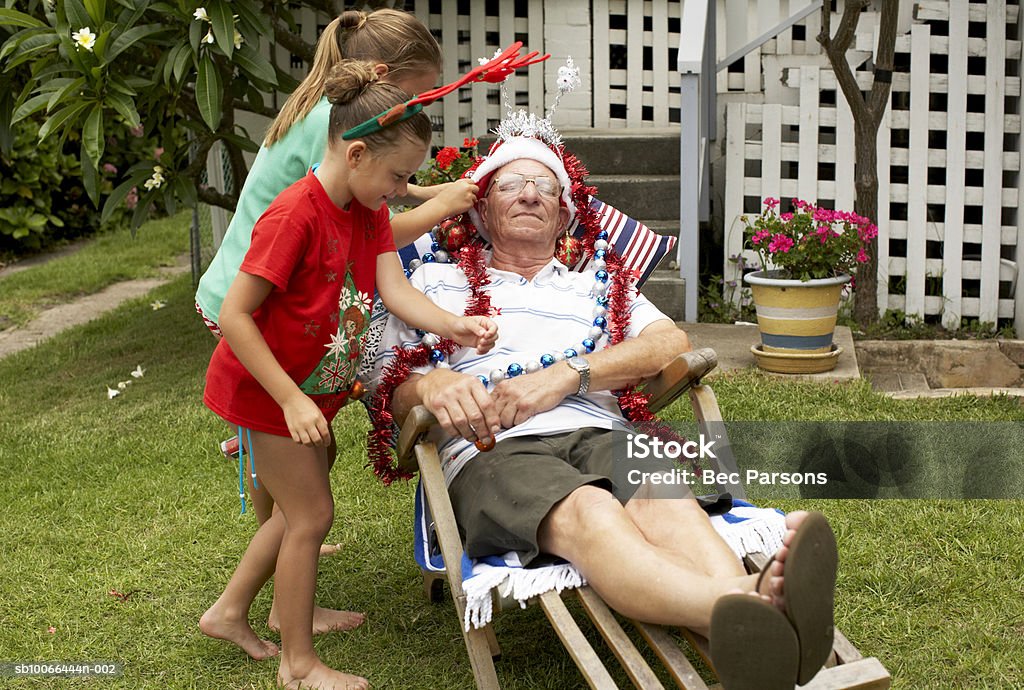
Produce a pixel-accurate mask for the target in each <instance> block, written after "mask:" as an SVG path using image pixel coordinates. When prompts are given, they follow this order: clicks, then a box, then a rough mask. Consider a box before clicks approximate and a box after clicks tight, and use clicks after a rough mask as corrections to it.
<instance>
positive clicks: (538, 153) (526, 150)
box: [469, 137, 576, 242]
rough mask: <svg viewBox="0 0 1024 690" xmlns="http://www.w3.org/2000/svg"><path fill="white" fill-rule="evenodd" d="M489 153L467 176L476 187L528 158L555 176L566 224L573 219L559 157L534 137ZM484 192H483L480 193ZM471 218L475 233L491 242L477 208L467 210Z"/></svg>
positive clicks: (566, 178)
mask: <svg viewBox="0 0 1024 690" xmlns="http://www.w3.org/2000/svg"><path fill="white" fill-rule="evenodd" d="M491 151H492V153H491V154H490V155H489V156H487V157H486V158H485V159H484V160H483V162H482V163H480V165H479V166H478V167H477V169H476V170H474V171H473V173H472V174H471V175H470V179H471V180H473V182H477V183H479V182H480V181H481V180H482V179H484V178H485V177H487V176H488V175H490V174H491V173H493V172H494V171H495V170H497V169H498V168H500V167H502V166H504V165H508V164H509V163H511V162H512V161H517V160H521V159H523V158H529V159H530V160H535V161H537V162H538V163H541V164H542V165H545V166H547V167H548V168H549V169H550V170H551V172H553V173H555V177H556V178H557V179H558V184H560V185H562V203H563V204H565V207H566V208H567V209H568V210H569V222H570V223H571V222H572V220H573V218H575V217H576V205H575V204H574V203H573V202H572V197H571V194H572V182H571V181H570V180H569V174H568V173H567V172H566V171H565V166H564V165H563V164H562V161H561V160H560V159H559V158H558V154H556V153H555V152H554V151H552V150H551V149H550V148H548V146H547V144H545V143H544V142H542V141H540V140H539V139H535V138H533V137H511V138H509V139H506V140H505V141H503V142H501V145H500V146H497V147H495V148H492V149H491ZM482 191H483V190H482ZM469 215H470V218H472V219H473V223H474V224H475V225H476V229H477V232H479V233H480V235H481V236H482V237H483V238H484V239H485V240H487V241H488V242H490V241H491V236H490V233H488V232H487V229H486V228H484V224H483V219H482V218H481V217H480V214H479V213H478V212H477V210H476V208H470V209H469Z"/></svg>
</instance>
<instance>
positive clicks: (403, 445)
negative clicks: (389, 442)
mask: <svg viewBox="0 0 1024 690" xmlns="http://www.w3.org/2000/svg"><path fill="white" fill-rule="evenodd" d="M435 424H437V417H435V416H434V415H433V413H432V412H430V411H429V410H427V408H425V407H424V406H423V405H417V406H416V407H414V408H412V409H411V410H409V414H408V415H406V417H405V421H404V422H402V430H401V431H400V432H399V434H398V446H397V451H398V466H399V467H401V468H402V469H404V470H408V471H410V472H415V471H416V470H417V469H419V468H418V467H417V464H416V454H415V450H414V449H415V448H416V442H417V441H419V440H420V438H422V437H423V436H424V435H425V434H426V433H427V432H428V431H429V430H430V427H432V426H434V425H435Z"/></svg>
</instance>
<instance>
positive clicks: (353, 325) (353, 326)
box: [299, 271, 373, 395]
mask: <svg viewBox="0 0 1024 690" xmlns="http://www.w3.org/2000/svg"><path fill="white" fill-rule="evenodd" d="M372 306H373V297H372V296H371V295H367V294H366V293H365V292H360V291H359V290H357V289H356V286H355V281H354V280H353V279H352V272H351V271H347V272H346V273H345V283H344V286H343V287H342V288H341V297H340V299H339V300H338V330H337V331H336V332H335V333H334V334H333V335H331V341H330V342H329V343H327V344H326V345H325V346H324V347H326V348H327V352H326V354H325V355H324V357H323V359H321V360H320V363H319V364H318V365H317V367H316V368H315V369H314V370H313V373H312V374H310V375H309V376H308V377H307V378H306V380H305V381H303V382H302V384H301V385H300V386H299V388H300V389H301V390H302V392H303V393H306V394H307V395H330V394H337V393H341V392H343V391H347V390H348V389H349V388H350V387H351V386H352V382H353V381H354V380H355V378H356V372H357V371H359V363H360V360H361V359H362V355H363V337H364V336H365V334H366V331H367V329H368V328H369V325H370V308H371V307H372Z"/></svg>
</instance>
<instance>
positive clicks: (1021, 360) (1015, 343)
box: [996, 340, 1024, 367]
mask: <svg viewBox="0 0 1024 690" xmlns="http://www.w3.org/2000/svg"><path fill="white" fill-rule="evenodd" d="M996 342H998V343H999V351H1000V352H1002V353H1003V354H1004V355H1006V356H1007V357H1009V358H1010V361H1012V362H1013V363H1014V364H1016V365H1017V366H1018V367H1024V340H997V341H996Z"/></svg>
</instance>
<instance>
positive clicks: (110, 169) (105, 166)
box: [103, 163, 117, 175]
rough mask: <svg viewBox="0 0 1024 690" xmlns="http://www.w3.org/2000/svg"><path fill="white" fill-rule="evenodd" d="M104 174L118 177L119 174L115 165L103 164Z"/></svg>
mask: <svg viewBox="0 0 1024 690" xmlns="http://www.w3.org/2000/svg"><path fill="white" fill-rule="evenodd" d="M103 172H105V173H110V174H111V175H116V174H117V166H116V165H114V164H113V163H104V164H103Z"/></svg>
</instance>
